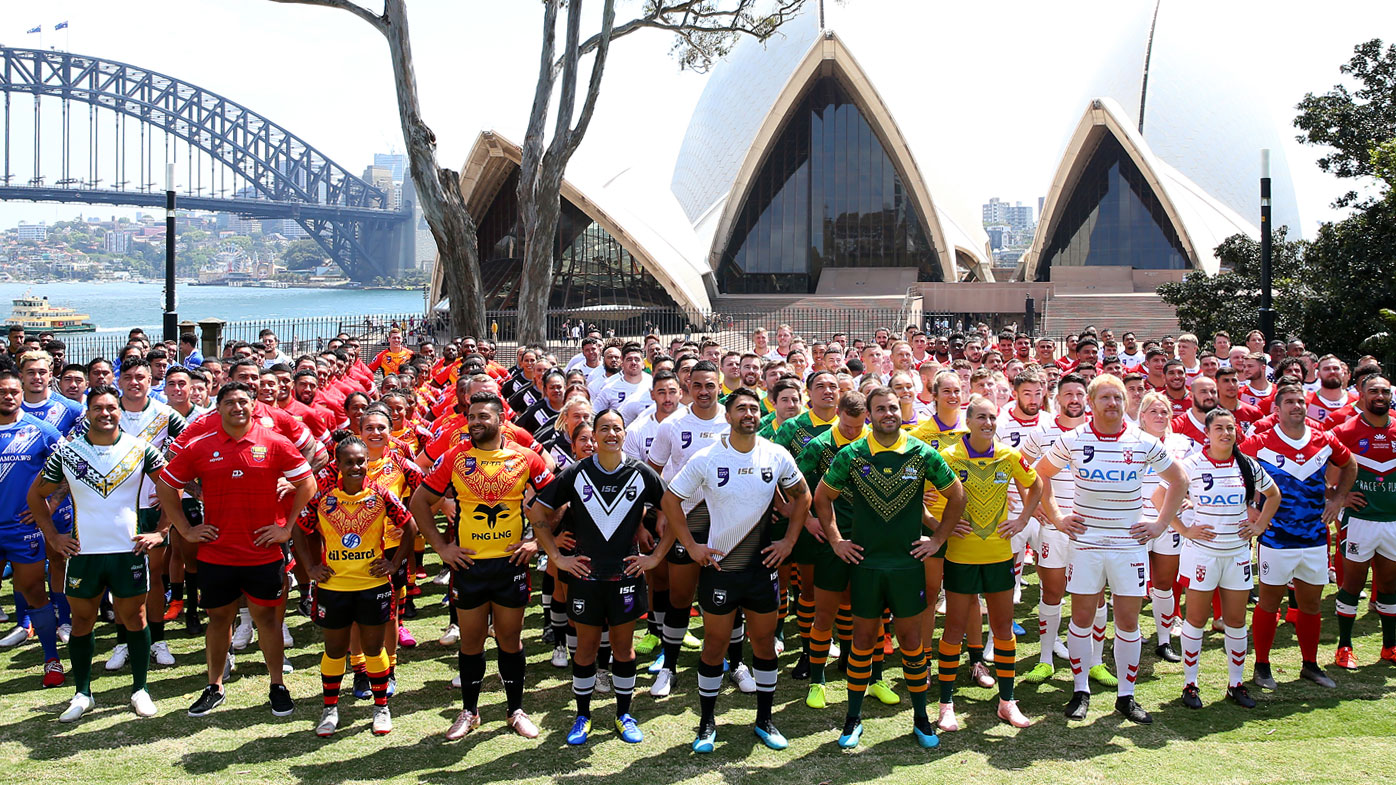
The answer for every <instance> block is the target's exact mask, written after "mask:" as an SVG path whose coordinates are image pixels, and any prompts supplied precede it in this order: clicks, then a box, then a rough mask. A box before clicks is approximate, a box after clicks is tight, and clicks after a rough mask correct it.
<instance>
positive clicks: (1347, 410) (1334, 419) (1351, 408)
mask: <svg viewBox="0 0 1396 785" xmlns="http://www.w3.org/2000/svg"><path fill="white" fill-rule="evenodd" d="M1358 414H1359V412H1358V411H1357V404H1356V403H1350V404H1348V405H1347V406H1344V407H1343V408H1341V409H1339V410H1338V411H1336V412H1333V413H1332V414H1330V415H1328V418H1327V419H1326V420H1324V421H1323V430H1325V431H1331V430H1333V429H1334V428H1337V427H1338V426H1339V425H1342V424H1343V423H1345V422H1347V421H1348V420H1351V419H1352V418H1354V417H1356V416H1357V415H1358Z"/></svg>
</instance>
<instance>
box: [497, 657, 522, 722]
mask: <svg viewBox="0 0 1396 785" xmlns="http://www.w3.org/2000/svg"><path fill="white" fill-rule="evenodd" d="M526 669H527V661H526V660H525V659H524V653H523V650H522V649H521V650H519V651H516V652H507V651H504V650H502V649H501V650H500V651H499V680H500V681H502V682H504V699H505V701H506V702H507V703H508V705H509V708H508V713H509V714H513V713H514V712H516V711H518V710H520V709H522V708H523V694H524V671H525V670H526Z"/></svg>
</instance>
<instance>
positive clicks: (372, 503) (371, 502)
mask: <svg viewBox="0 0 1396 785" xmlns="http://www.w3.org/2000/svg"><path fill="white" fill-rule="evenodd" d="M377 506H378V497H377V496H370V497H368V498H367V499H364V509H365V510H372V509H373V508H374V507H377Z"/></svg>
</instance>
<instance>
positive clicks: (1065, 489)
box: [1010, 414, 1076, 515]
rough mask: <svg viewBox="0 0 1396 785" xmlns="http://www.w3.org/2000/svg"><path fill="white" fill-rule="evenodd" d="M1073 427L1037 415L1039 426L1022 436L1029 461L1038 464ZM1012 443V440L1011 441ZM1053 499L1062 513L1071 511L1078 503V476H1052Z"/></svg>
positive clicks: (1022, 448)
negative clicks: (1065, 426)
mask: <svg viewBox="0 0 1396 785" xmlns="http://www.w3.org/2000/svg"><path fill="white" fill-rule="evenodd" d="M1069 430H1071V428H1065V429H1063V428H1062V426H1061V423H1060V422H1058V421H1057V420H1055V419H1050V420H1049V419H1047V417H1046V416H1045V414H1039V415H1038V416H1037V427H1035V428H1033V429H1031V430H1029V431H1026V432H1024V433H1023V436H1022V442H1023V444H1022V446H1021V447H1019V449H1020V450H1022V452H1023V457H1024V458H1027V459H1028V462H1029V463H1032V464H1034V465H1036V464H1037V463H1038V462H1039V461H1040V460H1041V459H1042V456H1044V455H1046V454H1047V451H1048V450H1050V449H1052V447H1054V446H1055V445H1056V443H1057V440H1058V439H1060V438H1061V436H1062V434H1063V433H1066V432H1067V431H1069ZM1010 444H1011V442H1010ZM1052 500H1053V501H1055V502H1056V503H1057V509H1058V510H1060V511H1061V514H1062V515H1068V514H1070V513H1071V506H1072V505H1073V504H1075V503H1076V477H1075V476H1074V475H1071V474H1058V475H1057V476H1055V477H1053V478H1052Z"/></svg>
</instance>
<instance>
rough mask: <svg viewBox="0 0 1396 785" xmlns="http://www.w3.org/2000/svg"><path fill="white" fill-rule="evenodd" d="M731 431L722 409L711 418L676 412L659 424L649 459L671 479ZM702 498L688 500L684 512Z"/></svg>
mask: <svg viewBox="0 0 1396 785" xmlns="http://www.w3.org/2000/svg"><path fill="white" fill-rule="evenodd" d="M729 430H731V426H730V425H728V424H727V418H726V417H724V416H723V412H722V410H721V409H718V410H717V411H716V412H715V413H714V415H713V418H712V419H711V420H705V419H703V418H701V417H699V416H698V415H696V414H694V413H693V411H692V410H691V409H690V410H689V411H686V412H684V413H683V414H682V415H679V413H677V412H675V413H674V414H672V415H670V416H669V417H667V418H665V420H664V422H662V423H660V424H659V428H658V429H657V430H656V432H655V436H654V443H653V444H651V445H650V457H649V459H648V460H649V462H650V464H651V465H653V466H658V467H659V474H660V477H662V478H663V479H664V481H665V482H670V481H672V480H673V479H674V477H676V476H678V473H679V472H680V471H682V470H683V467H684V465H685V464H687V463H688V462H689V460H690V459H692V458H693V456H694V454H695V453H697V452H698V451H699V450H701V449H703V448H704V447H707V446H708V445H710V444H712V443H713V442H716V441H717V439H718V437H719V436H722V435H724V434H726V433H727V432H728V431H729ZM699 501H701V498H690V499H687V500H685V501H684V503H683V511H684V512H688V511H690V510H692V509H693V508H694V507H695V506H697V505H698V502H699Z"/></svg>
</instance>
